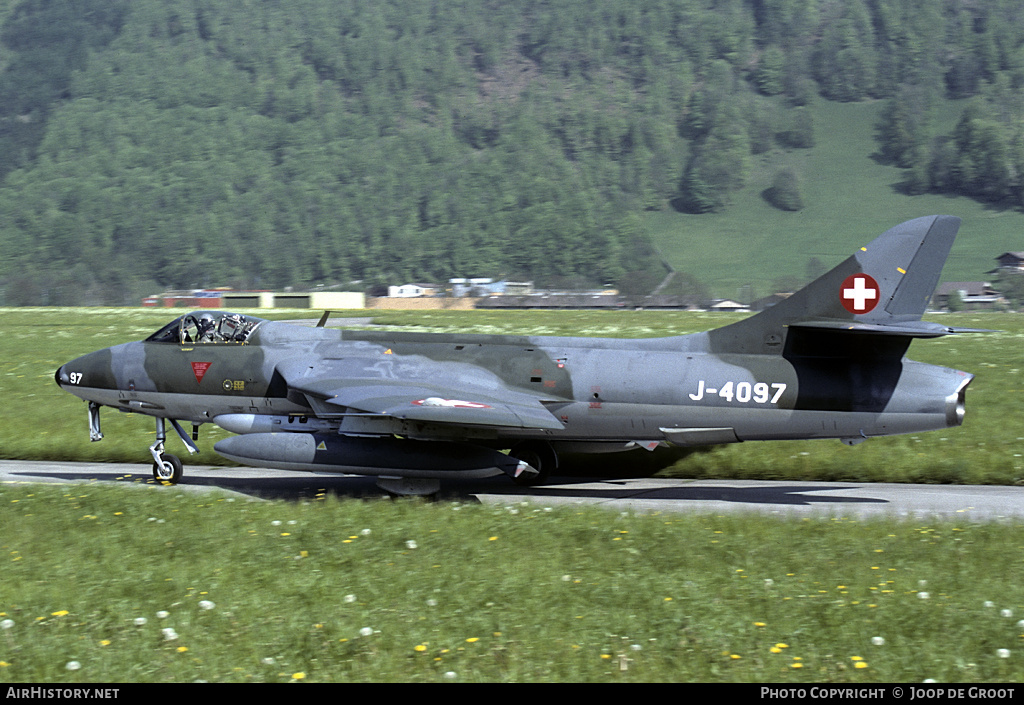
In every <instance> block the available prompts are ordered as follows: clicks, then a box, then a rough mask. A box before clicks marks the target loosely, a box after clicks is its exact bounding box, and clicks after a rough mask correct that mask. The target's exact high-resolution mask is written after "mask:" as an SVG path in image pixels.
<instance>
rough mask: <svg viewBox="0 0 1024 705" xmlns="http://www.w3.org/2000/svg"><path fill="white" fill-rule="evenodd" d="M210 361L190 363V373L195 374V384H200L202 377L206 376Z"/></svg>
mask: <svg viewBox="0 0 1024 705" xmlns="http://www.w3.org/2000/svg"><path fill="white" fill-rule="evenodd" d="M212 364H213V363H212V362H193V363H192V374H194V375H195V376H196V384H201V383H202V381H203V377H205V376H206V371H207V370H208V369H210V365H212Z"/></svg>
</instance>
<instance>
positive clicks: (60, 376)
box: [53, 365, 71, 387]
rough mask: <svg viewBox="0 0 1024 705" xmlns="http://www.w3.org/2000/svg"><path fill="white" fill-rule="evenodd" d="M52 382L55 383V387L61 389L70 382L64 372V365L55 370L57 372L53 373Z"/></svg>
mask: <svg viewBox="0 0 1024 705" xmlns="http://www.w3.org/2000/svg"><path fill="white" fill-rule="evenodd" d="M53 381H54V382H56V383H57V386H59V387H63V386H64V385H65V384H69V383H70V382H71V380H70V379H69V378H68V373H67V372H65V371H64V365H61V366H60V367H58V368H57V371H56V372H54V373H53Z"/></svg>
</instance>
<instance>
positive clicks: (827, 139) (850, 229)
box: [647, 101, 1024, 298]
mask: <svg viewBox="0 0 1024 705" xmlns="http://www.w3.org/2000/svg"><path fill="white" fill-rule="evenodd" d="M882 106H883V103H882V102H870V101H866V102H860V103H834V102H830V101H818V102H817V103H816V104H815V105H814V107H813V110H814V124H815V140H816V144H815V147H814V148H813V149H810V150H795V151H792V152H786V153H783V152H771V153H768V154H766V155H764V156H762V157H755V158H754V159H755V162H754V164H753V166H752V169H751V174H750V177H749V178H748V180H747V185H746V186H745V188H744V189H743V190H741V191H739V192H738V193H736V194H735V195H734V198H733V203H732V205H730V206H729V207H728V208H726V209H725V211H724V212H722V213H714V214H705V215H686V214H682V213H677V212H675V211H673V210H671V209H667V210H664V211H659V212H656V213H651V214H650V215H649V216H648V221H647V226H648V233H649V234H650V236H651V237H652V239H653V240H654V241H655V242H656V243H657V244H658V246H659V248H660V249H661V251H662V253H663V254H664V256H665V258H666V259H667V260H668V261H669V262H671V263H672V265H673V266H674V267H676V269H678V270H679V271H681V272H688V273H689V274H691V275H693V276H695V277H697V278H698V279H699V280H700V281H701V282H702V283H703V284H704V285H705V286H707V287H708V288H709V289H710V290H711V292H712V293H713V294H714V295H717V296H721V297H730V298H731V297H736V296H737V295H738V293H737V292H738V290H739V288H740V287H742V286H744V285H746V284H750V285H751V287H752V288H753V291H754V295H755V297H759V296H766V295H768V294H770V293H773V291H774V290H775V289H774V287H773V282H774V281H776V280H778V279H780V278H781V277H787V276H789V277H797V278H801V279H802V278H803V277H804V275H805V273H806V270H807V262H808V260H809V259H810V258H812V257H817V258H818V259H819V260H820V261H821V262H822V263H824V264H825V265H826V266H828V267H832V266H834V265H836V264H838V263H839V262H840V261H842V260H843V259H845V258H846V257H848V256H849V255H850V254H852V253H853V252H854V251H855V250H856V249H857V248H858V247H860V246H861V245H863V244H865V243H867V242H869V241H870V240H872V239H874V238H875V237H876V236H877V235H881V234H882V233H883V232H885V231H886V230H888V229H889V228H891V227H892V226H894V225H897V224H899V223H901V222H903V221H904V220H908V219H910V218H916V217H918V216H924V215H933V214H947V215H955V216H959V217H960V218H962V219H963V224H962V225H961V227H960V236H959V237H958V239H957V241H956V243H955V244H954V246H953V251H952V253H951V254H950V257H949V260H948V262H947V263H946V267H945V269H944V270H943V279H942V280H943V281H980V280H985V279H990V278H991V277H990V275H987V274H986V272H988V271H990V270H991V269H993V268H994V267H995V266H996V263H995V258H996V257H998V256H999V255H1001V254H1002V253H1004V252H1007V251H1018V250H1021V249H1024V213H1021V212H1019V211H1015V210H1005V209H999V208H994V207H992V206H989V205H985V204H982V203H978V202H976V201H973V200H971V199H969V198H963V197H949V196H942V195H935V194H928V195H923V196H913V197H910V196H905V195H903V194H901V193H900V192H899V191H898V189H897V188H896V186H897V185H898V184H899V182H900V181H902V179H903V178H904V177H903V172H902V170H900V169H897V168H895V167H890V166H885V165H882V164H879V163H877V162H876V161H875V160H874V159H872V156H871V155H872V154H873V153H874V152H875V151H876V149H877V148H876V145H875V142H874V139H873V125H874V123H875V121H876V119H877V115H878V111H879V110H880V109H881V108H882ZM960 110H961V106H960V105H959V104H957V103H955V102H947V103H946V105H945V110H944V111H943V116H944V119H945V121H946V122H945V126H944V127H942V128H940V131H941V132H944V133H945V132H948V131H950V130H951V129H952V127H951V125H952V124H955V122H956V119H957V118H958V117H959V113H960ZM782 166H793V167H794V168H795V169H796V171H797V173H798V174H799V175H800V179H801V189H802V192H803V195H804V199H803V200H804V203H805V204H806V207H805V208H804V209H803V210H801V211H797V212H792V213H790V212H783V211H780V210H778V209H776V208H773V207H772V206H771V205H769V204H768V203H767V202H766V201H765V200H764V199H763V198H762V197H761V192H762V191H764V190H765V189H766V188H768V187H769V186H770V185H771V182H772V178H773V177H774V175H775V173H776V171H777V170H778V169H779V168H780V167H782Z"/></svg>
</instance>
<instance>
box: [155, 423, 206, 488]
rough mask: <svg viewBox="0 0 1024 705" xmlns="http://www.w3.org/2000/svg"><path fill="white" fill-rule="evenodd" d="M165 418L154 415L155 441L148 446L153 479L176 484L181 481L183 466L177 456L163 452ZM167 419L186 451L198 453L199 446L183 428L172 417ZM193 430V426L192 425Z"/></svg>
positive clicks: (165, 437) (165, 431)
mask: <svg viewBox="0 0 1024 705" xmlns="http://www.w3.org/2000/svg"><path fill="white" fill-rule="evenodd" d="M167 420H168V419H164V418H163V417H160V416H157V417H156V443H154V444H153V445H151V446H150V447H149V453H150V455H152V456H153V479H154V480H156V481H157V482H159V483H161V484H164V485H176V484H178V483H179V482H181V476H182V474H183V468H182V465H181V460H180V459H179V458H178V456H176V455H171V454H170V453H165V452H164V442H165V441H166V440H167V424H166V421H167ZM169 420H170V422H171V424H172V425H173V426H174V430H175V431H177V432H178V435H179V436H180V437H181V440H182V441H184V443H185V446H186V447H187V448H188V452H189V453H190V454H191V453H198V452H199V448H198V447H197V446H196V444H195V443H194V442H193V441H192V439H190V438H189V437H188V436H187V435H186V434H185V429H183V428H182V427H181V425H180V424H179V423H178V422H177V421H175V420H174V419H169ZM194 431H195V428H194V427H193V432H194Z"/></svg>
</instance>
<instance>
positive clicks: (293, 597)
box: [0, 309, 1024, 684]
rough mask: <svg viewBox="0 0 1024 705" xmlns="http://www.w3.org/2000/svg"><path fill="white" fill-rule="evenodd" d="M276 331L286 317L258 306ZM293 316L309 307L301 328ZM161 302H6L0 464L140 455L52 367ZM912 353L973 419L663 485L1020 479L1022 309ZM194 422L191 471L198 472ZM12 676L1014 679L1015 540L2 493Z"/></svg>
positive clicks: (492, 319) (891, 530)
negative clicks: (121, 306) (940, 374)
mask: <svg viewBox="0 0 1024 705" xmlns="http://www.w3.org/2000/svg"><path fill="white" fill-rule="evenodd" d="M266 315H274V316H280V317H292V316H295V315H296V312H274V313H273V314H266ZM306 315H310V314H309V312H306ZM169 317H170V314H169V312H167V311H143V310H109V309H102V310H101V309H95V310H94V309H77V310H58V309H5V310H0V328H2V330H3V331H4V335H3V336H2V338H0V361H2V363H0V364H2V366H0V371H2V375H0V392H2V394H3V398H4V400H5V404H4V405H3V407H2V408H0V455H3V456H5V457H17V458H64V459H91V460H131V461H134V462H148V461H147V457H148V453H147V451H146V447H147V446H148V445H149V443H151V442H152V433H153V424H152V421H151V420H150V419H148V418H144V417H138V416H130V415H123V414H116V413H107V414H106V415H105V416H104V419H103V420H104V432H105V434H106V436H107V437H106V439H104V440H103V441H102V442H101V443H95V444H90V443H89V442H88V434H87V425H86V415H85V409H84V404H83V403H82V402H80V401H78V400H76V399H74V398H73V397H71V396H70V395H68V394H66V393H64V392H62V391H61V390H59V389H58V388H57V386H56V385H55V384H54V383H53V372H54V370H55V369H56V367H57V366H58V365H60V364H62V363H63V362H66V361H67V360H69V359H71V358H73V357H75V356H78V355H80V354H83V353H85V352H89V351H92V350H94V349H97V348H100V347H103V346H107V345H112V344H115V343H120V342H124V341H126V340H132V339H139V338H142V337H144V336H145V335H147V334H149V333H150V332H152V331H153V330H156V329H157V328H158V327H160V326H161V325H162V324H163V323H165V322H166V321H167V320H168V318H169ZM375 318H376V320H377V322H380V323H387V324H389V325H394V326H397V327H402V328H415V329H420V330H433V331H448V330H465V331H468V332H475V333H488V332H520V333H536V334H545V335H560V334H585V335H602V336H612V337H624V336H654V335H668V334H674V333H683V332H692V331H694V330H703V329H706V328H710V327H714V326H716V325H721V324H722V323H724V322H726V321H729V320H734V317H731V316H722V315H720V314H692V313H688V314H679V313H652V312H590V313H566V312H531V313H518V312H517V313H501V314H494V313H487V312H432V313H424V312H389V313H383V314H375ZM942 320H943V321H949V322H950V323H955V324H959V325H966V326H974V327H990V328H998V329H1000V330H1001V331H1002V332H999V333H993V334H988V335H977V336H961V337H950V338H944V339H940V340H937V341H928V342H917V343H914V345H913V347H912V348H911V354H912V356H913V357H914V358H916V359H921V360H925V361H929V362H937V363H941V364H947V365H950V366H955V367H959V368H961V369H965V370H968V371H971V372H974V373H976V374H977V379H976V380H975V381H974V383H973V385H972V387H971V390H970V392H969V393H968V416H967V421H966V423H965V424H964V426H963V427H961V428H958V429H949V430H948V432H945V431H944V432H941V433H931V434H921V435H920V436H918V437H915V436H908V437H903V438H893V439H874V440H872V441H870V442H868V443H864V444H862V445H860V446H857V447H855V448H847V447H846V446H843V445H841V444H840V443H838V442H827V441H826V442H818V443H761V444H738V445H736V446H728V447H723V448H718V449H715V450H712V451H710V452H707V453H701V454H698V455H695V456H691V458H689V459H688V460H687V461H686V462H685V463H684V464H682V465H680V466H678V467H676V468H674V469H673V470H672V471H671V472H673V473H678V474H686V473H691V474H693V475H701V476H710V475H715V476H721V477H751V476H759V477H777V478H783V477H785V478H800V479H811V478H827V479H840V478H841V479H851V478H853V477H857V478H858V479H885V478H887V477H888V478H890V479H920V480H922V481H932V482H938V481H947V482H957V481H961V482H964V481H965V482H1006V483H1010V482H1019V481H1020V480H1021V478H1022V477H1024V471H1022V467H1024V462H1022V459H1021V454H1022V453H1024V431H1022V428H1021V426H1020V423H1019V419H1020V411H1021V393H1022V386H1024V385H1022V382H1021V369H1024V364H1022V363H1024V360H1022V355H1024V353H1022V350H1024V346H1022V345H1021V339H1022V338H1024V321H1022V320H1021V318H1020V317H1019V316H1015V315H1011V314H1001V315H986V316H980V315H975V316H971V315H957V316H944V317H942ZM213 437H214V436H213V435H212V434H211V433H210V432H208V431H206V430H205V427H204V431H203V433H202V438H201V442H200V444H201V446H202V447H204V448H205V449H207V450H206V451H205V452H204V453H203V455H202V456H200V458H199V462H203V463H209V462H211V461H212V460H213V457H212V453H211V452H210V451H209V448H210V446H211V445H212V440H213ZM0 526H2V527H3V532H2V534H0V562H2V565H3V568H2V573H0V574H2V579H0V682H11V683H41V682H50V683H54V682H60V683H86V682H103V683H127V682H182V681H197V680H201V681H210V682H288V681H305V682H339V681H345V682H348V681H414V682H475V681H489V682H494V681H502V682H510V681H534V682H535V681H580V682H586V681H590V682H619V681H628V682H646V681H677V682H678V681H734V682H784V683H806V684H811V683H823V682H850V683H877V682H890V683H893V682H921V681H923V680H925V679H934V680H936V681H938V682H989V683H991V682H1008V683H1009V682H1019V681H1020V680H1021V679H1022V678H1024V619H1022V618H1024V585H1022V584H1021V581H1020V580H1019V576H1020V575H1021V574H1022V572H1024V528H1022V526H1021V525H1020V524H1019V523H990V524H968V523H961V522H951V521H944V520H942V521H940V520H936V521H928V520H921V519H915V520H882V519H879V520H866V521H865V520H861V521H856V520H850V519H845V518H842V517H825V518H815V519H799V520H798V519H793V520H780V519H777V518H771V517H754V516H741V515H737V516H716V515H714V514H694V515H679V514H673V515H659V514H652V515H633V514H628V513H623V514H619V513H609V512H607V511H603V510H600V509H590V508H577V507H561V508H545V507H543V506H540V505H535V504H522V505H518V504H517V505H510V506H493V505H491V506H484V505H470V504H453V503H445V502H439V503H435V504H425V503H421V502H412V501H386V500H385V501H360V500H351V499H346V500H339V499H337V498H335V497H332V496H327V495H322V496H319V497H317V498H316V499H315V500H313V501H302V502H258V501H247V500H243V499H241V498H235V497H228V496H226V495H221V494H217V493H213V494H194V493H191V492H186V491H184V490H182V489H179V488H173V487H157V486H99V485H96V484H91V485H73V486H47V485H28V484H10V485H0Z"/></svg>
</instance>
